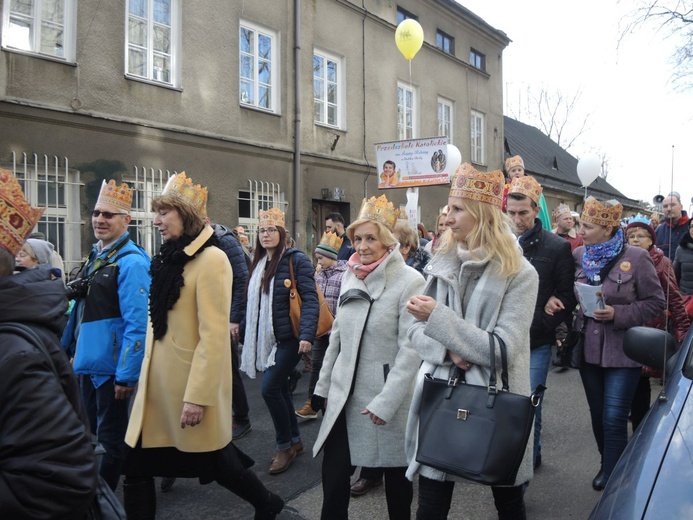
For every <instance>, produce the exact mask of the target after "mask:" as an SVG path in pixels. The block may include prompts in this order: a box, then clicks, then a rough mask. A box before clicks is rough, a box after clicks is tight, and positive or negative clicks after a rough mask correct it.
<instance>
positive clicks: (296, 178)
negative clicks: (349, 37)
mask: <svg viewBox="0 0 693 520" xmlns="http://www.w3.org/2000/svg"><path fill="white" fill-rule="evenodd" d="M300 71H301V0H294V172H293V173H294V175H293V184H294V207H293V214H294V226H293V230H292V235H293V236H294V238H296V241H297V242H298V230H299V229H300V228H299V223H300V221H301V218H300V209H301V89H300V78H301V72H300Z"/></svg>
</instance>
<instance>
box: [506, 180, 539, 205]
mask: <svg viewBox="0 0 693 520" xmlns="http://www.w3.org/2000/svg"><path fill="white" fill-rule="evenodd" d="M542 191H543V188H542V187H541V184H539V183H538V182H537V180H536V179H535V178H534V177H532V176H530V175H525V176H524V177H515V178H514V179H513V182H512V183H511V184H510V189H509V190H508V194H511V193H520V194H522V195H526V196H527V197H529V198H530V199H532V200H533V201H534V203H535V204H539V197H541V192H542Z"/></svg>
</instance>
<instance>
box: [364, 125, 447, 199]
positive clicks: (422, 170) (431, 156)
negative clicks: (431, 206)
mask: <svg viewBox="0 0 693 520" xmlns="http://www.w3.org/2000/svg"><path fill="white" fill-rule="evenodd" d="M447 147H448V138H447V137H445V136H443V137H426V138H423V139H410V140H407V141H390V142H387V143H375V156H376V160H377V161H378V188H379V189H381V190H382V189H389V188H413V187H415V186H433V185H437V184H449V183H450V178H451V176H452V175H451V174H453V173H454V172H450V171H448V160H447Z"/></svg>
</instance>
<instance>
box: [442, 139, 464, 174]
mask: <svg viewBox="0 0 693 520" xmlns="http://www.w3.org/2000/svg"><path fill="white" fill-rule="evenodd" d="M447 152H448V154H447V155H448V157H447V161H448V165H447V168H446V170H447V171H449V172H450V175H455V172H456V171H457V168H459V166H460V164H462V154H461V153H460V149H459V148H457V146H455V145H454V144H449V145H448V149H447Z"/></svg>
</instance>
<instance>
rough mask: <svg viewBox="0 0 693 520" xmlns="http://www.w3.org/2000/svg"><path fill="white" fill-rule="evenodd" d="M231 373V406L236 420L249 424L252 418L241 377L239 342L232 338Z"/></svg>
mask: <svg viewBox="0 0 693 520" xmlns="http://www.w3.org/2000/svg"><path fill="white" fill-rule="evenodd" d="M231 374H232V376H233V397H232V398H231V399H232V402H231V406H232V407H233V419H234V422H236V423H239V424H248V423H249V422H250V419H249V418H248V414H249V413H250V407H249V406H248V398H247V397H246V395H245V387H244V386H243V379H241V371H240V363H239V362H238V342H237V341H233V340H231Z"/></svg>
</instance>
